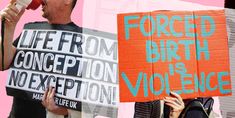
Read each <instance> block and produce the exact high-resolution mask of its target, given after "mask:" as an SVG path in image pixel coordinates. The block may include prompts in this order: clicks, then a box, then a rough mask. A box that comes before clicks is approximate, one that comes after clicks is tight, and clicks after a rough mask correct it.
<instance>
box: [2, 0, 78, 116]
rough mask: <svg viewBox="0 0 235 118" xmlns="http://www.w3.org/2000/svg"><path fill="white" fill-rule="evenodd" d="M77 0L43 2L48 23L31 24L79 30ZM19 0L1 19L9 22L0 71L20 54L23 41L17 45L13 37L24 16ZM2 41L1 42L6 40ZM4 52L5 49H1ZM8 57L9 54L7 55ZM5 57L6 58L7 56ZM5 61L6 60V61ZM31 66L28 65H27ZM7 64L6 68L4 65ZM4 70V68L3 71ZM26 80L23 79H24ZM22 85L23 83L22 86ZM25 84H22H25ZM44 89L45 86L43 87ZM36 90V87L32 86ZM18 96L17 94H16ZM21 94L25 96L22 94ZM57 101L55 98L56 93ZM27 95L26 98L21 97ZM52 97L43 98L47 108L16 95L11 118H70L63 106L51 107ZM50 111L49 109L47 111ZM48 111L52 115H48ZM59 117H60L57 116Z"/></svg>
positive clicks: (47, 0) (14, 0)
mask: <svg viewBox="0 0 235 118" xmlns="http://www.w3.org/2000/svg"><path fill="white" fill-rule="evenodd" d="M76 2H77V0H43V3H42V11H43V14H42V16H43V17H44V18H46V19H47V22H35V23H29V24H37V25H38V24H39V25H40V24H44V25H45V24H46V25H50V26H53V27H59V28H61V27H65V26H70V27H74V29H78V28H79V27H78V26H77V25H75V24H74V23H73V22H72V21H71V13H72V11H73V8H74V6H75V5H76ZM15 4H16V0H11V2H10V4H9V5H8V6H7V7H6V8H5V9H3V10H2V11H1V14H0V16H1V17H4V18H5V19H6V20H5V24H4V25H5V28H4V29H5V33H4V39H3V40H4V44H3V45H4V53H3V54H2V52H3V51H2V50H0V62H2V61H3V60H4V63H0V70H1V71H3V70H6V69H8V68H9V67H10V65H11V64H12V63H13V60H14V59H15V55H16V54H17V48H16V47H17V45H18V42H19V38H20V37H19V38H18V39H16V40H15V41H14V43H13V36H14V31H15V28H16V25H17V23H18V21H19V20H20V18H21V16H22V15H23V13H24V11H25V10H24V9H25V8H23V10H18V9H17V7H16V5H15ZM3 40H2V39H0V43H2V41H3ZM1 49H2V48H1ZM4 54H5V55H4ZM3 55H4V56H3ZM3 58H4V59H3ZM25 63H27V62H25ZM3 65H4V66H3ZM3 67H4V68H3ZM21 78H23V76H21ZM35 81H36V80H33V79H32V82H31V84H29V85H30V86H31V85H32V86H33V82H35ZM18 84H19V85H20V83H18ZM21 84H22V83H21ZM41 86H42V85H41ZM31 88H32V87H31ZM41 88H42V90H43V89H44V90H45V86H43V87H41ZM51 90H52V89H49V91H46V94H45V95H47V94H49V95H50V94H51ZM16 94H17V93H16ZM18 94H21V92H19V93H18ZM52 95H53V98H54V94H52ZM21 96H24V95H21ZM34 97H35V99H38V100H40V99H42V96H34ZM48 98H50V97H49V96H45V97H44V99H43V102H42V103H43V105H42V103H41V102H38V101H31V100H28V99H24V98H22V97H16V96H14V99H13V105H12V110H11V113H10V115H9V118H64V117H68V116H67V115H68V110H67V109H66V108H63V107H59V106H57V105H55V104H53V105H54V106H51V104H49V103H48V102H49V101H47V100H48ZM44 107H45V108H46V110H45V108H44ZM46 111H48V114H46ZM56 114H57V115H56Z"/></svg>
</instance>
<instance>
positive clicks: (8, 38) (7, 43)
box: [0, 27, 16, 70]
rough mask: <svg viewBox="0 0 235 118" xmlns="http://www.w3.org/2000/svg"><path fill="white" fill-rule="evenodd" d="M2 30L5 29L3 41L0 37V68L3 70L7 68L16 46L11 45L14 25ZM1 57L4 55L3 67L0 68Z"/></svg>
mask: <svg viewBox="0 0 235 118" xmlns="http://www.w3.org/2000/svg"><path fill="white" fill-rule="evenodd" d="M4 30H5V31H4V41H3V40H2V39H0V44H1V46H0V70H5V69H7V68H9V66H10V64H11V62H12V60H13V58H14V55H15V52H16V48H15V47H14V46H13V45H12V42H13V34H14V31H15V27H5V28H4ZM2 43H3V48H4V55H3V53H2ZM3 57H4V69H3V68H2V67H3V65H2V59H3Z"/></svg>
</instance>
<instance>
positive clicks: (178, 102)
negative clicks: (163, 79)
mask: <svg viewBox="0 0 235 118" xmlns="http://www.w3.org/2000/svg"><path fill="white" fill-rule="evenodd" d="M170 95H171V97H165V98H164V99H163V100H164V102H165V104H166V105H168V106H170V107H171V109H170V114H169V117H170V118H178V117H179V116H180V113H181V112H182V111H183V109H184V101H183V99H182V98H181V97H180V95H178V94H177V93H174V92H171V93H170Z"/></svg>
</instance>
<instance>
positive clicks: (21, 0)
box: [15, 0, 42, 11]
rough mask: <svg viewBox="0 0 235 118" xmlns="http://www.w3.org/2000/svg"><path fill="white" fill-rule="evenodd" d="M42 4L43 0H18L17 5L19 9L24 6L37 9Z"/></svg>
mask: <svg viewBox="0 0 235 118" xmlns="http://www.w3.org/2000/svg"><path fill="white" fill-rule="evenodd" d="M41 4H42V0H17V1H16V5H15V6H16V8H17V9H18V10H19V11H21V10H22V9H23V7H26V9H32V10H36V9H37V8H38V7H39V6H40V5H41Z"/></svg>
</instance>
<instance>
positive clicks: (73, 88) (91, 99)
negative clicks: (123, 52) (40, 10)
mask: <svg viewBox="0 0 235 118" xmlns="http://www.w3.org/2000/svg"><path fill="white" fill-rule="evenodd" d="M117 59H118V57H117V40H116V36H115V35H114V34H110V33H106V32H101V31H94V30H90V29H85V28H81V27H75V28H74V27H71V26H63V27H59V26H57V25H50V24H47V23H44V22H43V23H31V24H26V25H25V27H24V30H23V32H22V34H21V37H20V39H19V42H18V45H17V53H16V56H15V60H14V61H13V63H12V66H11V68H10V71H9V75H8V81H7V93H8V95H12V96H18V97H23V98H26V99H31V100H39V101H40V100H41V99H42V95H43V93H44V91H45V89H46V88H47V87H48V86H54V87H55V88H56V99H55V102H56V103H57V104H58V105H60V106H64V107H67V108H70V109H75V110H79V109H81V103H87V104H88V103H89V104H93V105H99V106H104V107H106V108H107V109H108V108H109V109H116V110H117V105H118V98H119V96H118V93H119V92H118V90H119V87H118V79H117V76H118V75H117V68H118V64H117V61H118V60H117Z"/></svg>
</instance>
